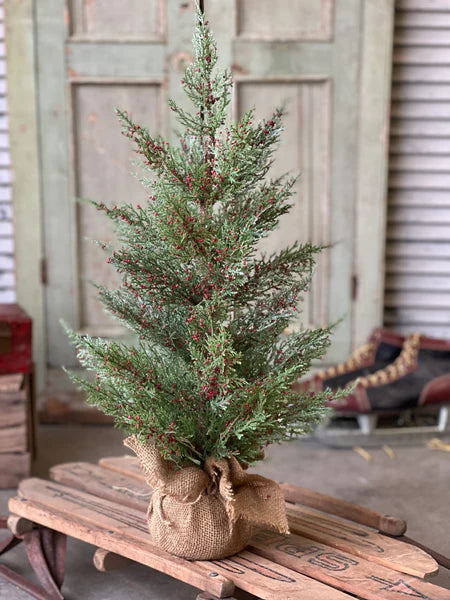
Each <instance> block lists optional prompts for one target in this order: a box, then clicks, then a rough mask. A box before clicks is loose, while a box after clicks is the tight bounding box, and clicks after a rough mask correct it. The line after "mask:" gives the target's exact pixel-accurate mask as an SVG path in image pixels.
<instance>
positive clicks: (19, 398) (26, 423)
mask: <svg viewBox="0 0 450 600" xmlns="http://www.w3.org/2000/svg"><path fill="white" fill-rule="evenodd" d="M31 388H32V375H31V373H16V374H14V375H0V488H13V487H17V485H18V483H19V481H20V480H21V479H23V478H24V477H28V476H29V474H30V463H31V455H32V451H33V442H34V435H33V434H34V422H33V406H32V405H33V402H32V393H31Z"/></svg>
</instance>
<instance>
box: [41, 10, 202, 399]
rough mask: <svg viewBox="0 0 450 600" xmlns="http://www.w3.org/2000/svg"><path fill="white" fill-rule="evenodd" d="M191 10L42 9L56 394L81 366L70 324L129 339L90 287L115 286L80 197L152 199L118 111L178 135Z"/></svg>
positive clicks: (106, 234)
mask: <svg viewBox="0 0 450 600" xmlns="http://www.w3.org/2000/svg"><path fill="white" fill-rule="evenodd" d="M193 10H194V3H193V2H192V1H189V2H180V1H178V0H167V1H166V0H128V1H127V2H123V1H122V0H107V1H104V0H96V1H89V2H88V1H87V0H68V1H67V3H66V6H65V7H64V6H63V3H62V2H61V1H60V0H40V1H39V2H38V3H36V19H37V61H38V86H39V107H40V114H39V119H40V131H41V136H40V141H41V155H42V170H41V177H42V190H43V191H42V202H43V226H44V235H45V264H44V271H45V284H46V307H47V315H46V316H47V318H46V322H47V342H48V343H47V361H48V367H49V375H50V380H49V385H48V388H47V389H48V390H49V394H50V395H52V394H53V392H55V393H57V390H58V389H60V390H63V389H64V388H65V383H64V382H65V379H62V378H61V377H63V378H65V376H64V375H62V376H61V374H60V366H61V365H66V366H69V367H73V366H76V365H77V362H76V358H75V354H74V349H73V347H72V346H71V345H70V344H69V343H68V340H67V336H66V334H65V332H64V330H63V328H62V326H61V322H60V321H61V320H64V321H65V322H67V323H68V324H69V325H70V326H72V327H74V328H76V329H77V330H79V331H83V332H87V333H89V334H91V335H94V336H95V335H101V336H105V337H123V336H124V335H125V330H124V329H122V327H121V326H120V325H119V324H116V323H115V322H114V321H112V320H111V318H110V317H109V316H108V315H107V314H106V313H105V312H104V311H103V308H102V306H101V305H100V303H99V302H97V299H96V293H95V290H94V288H93V287H92V286H91V285H90V281H97V282H101V283H103V284H106V285H115V283H116V280H115V273H114V272H112V270H111V269H109V268H108V267H107V265H106V264H105V256H104V254H103V252H102V251H101V250H100V249H99V248H98V247H96V246H95V245H94V244H93V243H92V240H94V239H97V240H105V241H107V240H109V239H111V236H112V232H111V228H110V224H109V223H108V222H106V220H105V219H104V218H102V217H101V215H99V214H97V213H96V211H95V209H93V207H92V206H90V205H87V204H83V203H79V202H77V201H76V198H93V199H96V200H100V201H104V202H105V203H107V204H112V205H114V204H120V203H122V202H129V201H131V202H136V203H139V202H141V203H142V202H143V201H145V198H146V193H145V189H144V188H143V187H142V185H141V184H140V183H139V182H138V181H137V179H136V177H133V174H134V173H135V172H136V171H137V170H138V169H137V167H136V166H135V165H134V164H133V160H134V157H135V156H136V155H135V154H134V153H133V148H132V145H131V144H130V142H129V140H127V139H126V138H124V137H123V136H122V135H121V133H120V126H119V124H118V121H117V118H116V116H115V112H114V110H115V108H116V107H119V108H122V109H126V110H128V111H129V112H130V113H131V114H133V116H134V117H135V118H136V120H138V121H139V122H142V123H145V124H146V125H148V127H149V128H150V129H151V130H152V131H153V132H161V133H166V132H167V131H170V130H171V128H172V125H173V124H172V123H171V122H170V119H171V117H170V115H169V112H170V111H168V110H167V103H166V99H167V96H170V97H175V98H177V96H178V95H179V93H180V88H181V86H180V85H179V80H180V78H181V74H182V72H183V70H184V65H185V63H186V60H189V53H190V51H191V50H190V43H191V37H192V26H193V22H194V12H193ZM55 386H57V387H56V391H55Z"/></svg>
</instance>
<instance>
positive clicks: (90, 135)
mask: <svg viewBox="0 0 450 600" xmlns="http://www.w3.org/2000/svg"><path fill="white" fill-rule="evenodd" d="M72 87H73V124H74V126H75V127H76V130H75V131H74V144H75V148H74V153H75V165H76V169H75V178H76V182H75V184H76V185H75V195H76V196H77V197H80V198H95V200H97V201H98V202H104V203H105V204H106V205H107V206H113V205H115V204H122V203H124V202H131V203H133V204H139V203H143V201H144V200H145V196H146V193H145V189H144V188H143V186H142V184H141V183H140V182H139V181H138V179H137V177H138V175H139V172H140V169H139V167H138V166H137V165H136V161H137V157H136V154H135V152H134V151H133V145H132V144H131V143H130V140H128V139H127V138H125V137H123V136H121V135H120V134H119V128H118V126H117V117H116V115H115V113H114V107H120V108H122V109H123V110H124V109H125V107H126V110H128V112H129V113H130V114H132V115H133V117H134V118H135V119H136V120H137V121H138V122H140V123H146V125H148V127H149V128H150V130H151V131H161V129H162V115H161V106H162V99H161V96H162V91H161V85H160V84H140V85H136V84H132V83H131V84H124V83H115V84H104V83H102V82H99V83H97V84H94V83H90V84H83V83H80V84H74V85H73V86H72ZM133 173H134V174H135V176H133ZM77 208H78V211H77V213H78V219H77V223H76V235H77V248H78V260H79V272H80V277H79V290H78V293H79V303H80V325H79V327H80V328H81V329H82V330H85V331H89V332H90V333H91V334H94V333H95V334H97V335H111V333H112V330H113V329H114V330H115V327H114V323H113V324H112V323H111V317H110V316H109V315H108V314H107V313H106V312H105V310H104V308H103V305H102V304H101V303H100V302H99V301H98V298H97V293H96V291H95V289H94V288H93V287H92V285H90V282H91V281H95V282H96V283H99V284H101V285H105V286H106V287H111V288H114V287H117V285H118V283H119V277H118V276H117V274H116V272H115V270H114V269H112V268H111V267H106V266H105V254H104V252H103V251H102V249H101V248H99V246H98V245H96V244H94V243H93V242H92V240H100V241H104V242H106V243H108V242H112V241H113V239H114V236H113V232H112V229H111V223H110V222H109V221H108V219H105V215H104V214H103V213H98V212H97V211H96V210H94V209H93V207H92V205H90V204H85V203H80V204H79V205H78V207H77ZM117 327H118V329H119V331H120V330H121V328H120V326H119V325H117Z"/></svg>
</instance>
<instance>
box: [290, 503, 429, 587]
mask: <svg viewBox="0 0 450 600" xmlns="http://www.w3.org/2000/svg"><path fill="white" fill-rule="evenodd" d="M287 514H288V520H289V527H290V530H291V532H292V533H297V534H300V535H302V536H303V537H306V538H308V539H310V540H316V541H318V542H323V543H324V544H327V545H328V546H331V547H333V548H337V549H338V550H343V551H344V552H348V553H349V554H354V555H355V556H360V557H361V558H364V559H366V560H369V561H372V562H376V563H378V564H380V565H383V566H385V567H388V568H390V569H394V570H395V571H401V572H402V573H408V574H409V575H414V576H416V577H427V576H430V575H434V574H435V573H437V572H438V569H439V565H438V564H437V562H436V561H435V560H434V559H433V558H431V556H429V555H428V554H427V553H426V552H423V551H422V550H420V549H419V548H415V547H414V546H409V547H408V546H406V545H405V544H404V543H403V542H399V541H398V540H396V539H392V538H389V537H386V536H384V535H380V534H379V533H376V532H374V531H373V530H370V529H367V528H363V527H361V526H357V525H354V524H353V523H349V522H344V521H341V520H338V519H336V518H333V517H330V516H329V515H324V514H320V513H317V512H313V511H312V510H308V509H307V508H304V507H300V506H295V507H288V509H287Z"/></svg>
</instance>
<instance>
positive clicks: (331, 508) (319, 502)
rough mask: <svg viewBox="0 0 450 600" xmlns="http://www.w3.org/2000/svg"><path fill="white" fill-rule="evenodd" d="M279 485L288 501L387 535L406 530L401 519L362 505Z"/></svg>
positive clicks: (399, 533) (397, 533)
mask: <svg viewBox="0 0 450 600" xmlns="http://www.w3.org/2000/svg"><path fill="white" fill-rule="evenodd" d="M280 487H281V489H282V490H283V494H284V497H285V498H286V500H287V501H288V502H294V503H298V504H303V505H304V506H309V507H310V508H315V509H317V510H322V511H323V512H326V513H330V514H332V515H336V516H338V517H342V518H343V519H349V520H350V521H355V523H360V524H361V525H367V526H368V527H373V528H374V529H378V530H379V531H382V532H383V533H387V534H388V535H395V536H397V535H403V534H404V533H405V531H406V522H405V521H404V520H403V519H399V518H397V517H391V516H390V515H383V514H382V513H379V512H376V511H374V510H370V509H369V508H365V507H364V506H358V505H357V504H353V503H352V502H346V501H345V500H339V499H338V498H333V497H332V496H327V495H325V494H320V493H319V492H315V491H313V490H308V489H305V488H302V487H298V486H296V485H291V484H289V483H281V484H280Z"/></svg>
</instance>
